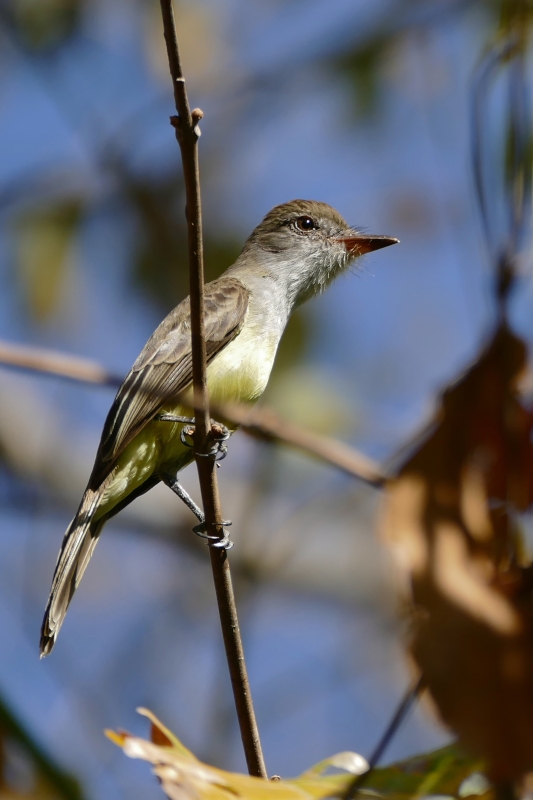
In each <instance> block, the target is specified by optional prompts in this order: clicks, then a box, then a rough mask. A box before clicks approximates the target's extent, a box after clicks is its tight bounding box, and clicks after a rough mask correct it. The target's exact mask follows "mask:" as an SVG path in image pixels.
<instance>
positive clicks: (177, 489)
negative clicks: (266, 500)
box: [162, 475, 233, 550]
mask: <svg viewBox="0 0 533 800" xmlns="http://www.w3.org/2000/svg"><path fill="white" fill-rule="evenodd" d="M162 480H163V482H164V483H166V485H167V486H168V487H169V489H172V491H173V492H174V494H177V495H178V497H179V498H180V500H183V502H184V503H185V505H186V506H187V508H190V510H191V511H192V513H193V514H194V516H195V517H196V519H198V520H199V524H198V525H195V526H194V528H193V531H194V533H195V534H196V535H197V536H199V537H200V538H201V539H205V540H206V544H208V545H209V547H221V548H223V549H224V550H231V548H232V547H233V542H232V541H231V539H230V538H229V533H226V531H223V535H222V536H219V535H217V534H214V535H213V534H208V533H207V532H206V531H207V525H206V522H205V515H204V512H203V511H202V509H201V508H200V507H199V506H197V505H196V503H195V502H194V500H193V499H192V497H191V496H190V494H189V493H188V492H187V491H186V490H185V489H184V488H183V486H182V485H181V483H180V482H179V481H178V479H177V477H176V476H174V475H163V476H162ZM220 524H221V525H222V528H229V526H230V525H231V521H230V520H223V521H222V522H221V523H220Z"/></svg>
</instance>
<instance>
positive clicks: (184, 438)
mask: <svg viewBox="0 0 533 800" xmlns="http://www.w3.org/2000/svg"><path fill="white" fill-rule="evenodd" d="M156 419H157V420H159V421H161V422H183V423H185V424H184V425H183V427H182V429H181V430H180V439H181V442H182V444H184V445H185V447H193V446H194V441H193V435H194V430H195V424H194V422H195V421H194V417H181V416H176V415H175V414H158V415H157V417H156ZM230 436H231V432H230V431H229V430H228V428H227V427H226V426H225V425H222V423H221V422H217V421H216V420H215V419H212V420H211V435H210V442H211V448H210V450H209V452H208V453H196V455H199V456H202V457H204V458H214V459H215V461H222V459H224V458H226V456H227V454H228V448H227V446H226V445H225V444H224V442H226V441H227V440H228V439H229V437H230Z"/></svg>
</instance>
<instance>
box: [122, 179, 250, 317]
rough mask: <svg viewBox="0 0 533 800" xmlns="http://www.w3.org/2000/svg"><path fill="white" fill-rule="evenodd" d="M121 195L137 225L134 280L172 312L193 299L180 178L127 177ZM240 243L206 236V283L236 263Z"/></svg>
mask: <svg viewBox="0 0 533 800" xmlns="http://www.w3.org/2000/svg"><path fill="white" fill-rule="evenodd" d="M121 191H122V193H123V194H124V197H125V199H126V202H127V203H128V204H129V206H130V208H131V210H132V213H133V215H134V218H135V220H136V223H137V225H136V230H135V235H136V237H137V241H138V244H137V247H136V250H135V260H134V264H133V270H132V277H133V279H134V280H135V281H136V282H137V283H138V284H139V285H141V286H142V287H143V288H144V289H146V290H147V291H148V292H149V293H150V295H151V296H152V297H154V298H155V299H156V300H157V301H158V302H159V304H160V305H161V307H162V309H164V310H165V311H169V310H170V309H171V308H173V306H175V305H176V304H177V303H178V302H179V301H180V300H182V299H183V298H184V297H185V296H186V295H187V294H188V293H189V288H188V287H189V272H188V255H187V225H186V221H185V214H184V210H185V197H184V193H183V187H182V180H181V175H180V174H173V175H171V176H170V177H169V178H167V179H166V180H165V179H161V178H159V179H158V178H155V179H154V178H151V179H150V178H145V179H141V178H138V177H136V176H135V177H134V176H132V175H129V174H127V173H125V172H124V171H123V173H122V182H121ZM241 247H242V243H238V242H235V241H231V240H229V239H225V238H224V237H223V236H221V235H220V234H218V235H217V234H214V232H210V231H206V235H205V238H204V261H205V278H206V280H207V281H210V280H213V279H214V278H217V277H218V276H219V275H220V274H221V273H222V272H223V271H224V270H225V269H226V268H227V267H229V266H230V265H231V264H232V263H233V262H234V261H235V259H236V258H237V256H238V255H239V253H240V251H241Z"/></svg>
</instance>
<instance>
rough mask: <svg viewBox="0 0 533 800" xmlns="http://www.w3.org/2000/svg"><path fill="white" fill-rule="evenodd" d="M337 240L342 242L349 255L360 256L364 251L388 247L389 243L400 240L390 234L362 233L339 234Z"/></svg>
mask: <svg viewBox="0 0 533 800" xmlns="http://www.w3.org/2000/svg"><path fill="white" fill-rule="evenodd" d="M338 241H339V242H342V243H343V245H344V246H345V248H346V250H347V251H348V253H350V255H353V256H362V255H364V253H372V252H373V251H374V250H381V248H382V247H388V246H389V245H390V244H398V243H399V241H400V240H399V239H394V238H393V237H392V236H363V235H362V234H357V235H353V236H339V239H338Z"/></svg>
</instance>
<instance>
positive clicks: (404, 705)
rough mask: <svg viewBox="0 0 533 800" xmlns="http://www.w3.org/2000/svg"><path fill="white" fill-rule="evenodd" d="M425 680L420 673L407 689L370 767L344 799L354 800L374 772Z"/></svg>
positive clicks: (375, 751) (350, 787)
mask: <svg viewBox="0 0 533 800" xmlns="http://www.w3.org/2000/svg"><path fill="white" fill-rule="evenodd" d="M425 685H426V684H425V680H424V676H423V675H420V676H419V677H418V678H417V679H416V681H415V682H414V683H413V684H412V685H411V686H410V687H409V688H408V689H407V691H406V693H405V694H404V696H403V697H402V699H401V701H400V704H399V705H398V708H397V709H396V711H395V712H394V714H393V716H392V718H391V720H390V722H389V724H388V725H387V727H386V728H385V731H384V733H383V735H382V737H381V739H380V740H379V742H378V743H377V745H376V747H375V748H374V751H373V753H372V755H371V756H370V758H369V760H368V769H367V770H366V772H363V773H362V774H361V775H356V777H355V778H354V779H353V781H352V783H351V784H350V785H349V786H348V789H347V790H346V793H345V794H344V796H343V798H342V800H353V798H354V797H356V795H357V793H358V791H359V789H361V788H362V787H363V786H364V785H365V783H366V781H367V779H368V778H369V777H370V775H371V774H372V772H373V770H374V768H375V767H376V766H377V764H378V763H379V761H380V759H381V757H382V756H383V754H384V752H385V750H386V749H387V747H388V746H389V744H390V743H391V741H392V739H393V738H394V736H395V734H396V732H397V731H398V729H399V728H400V726H401V724H402V722H403V721H404V720H405V718H406V717H407V715H408V714H409V711H410V710H411V708H412V707H413V705H414V703H415V702H416V701H417V700H418V698H419V697H420V695H421V693H422V692H423V691H424V689H425Z"/></svg>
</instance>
